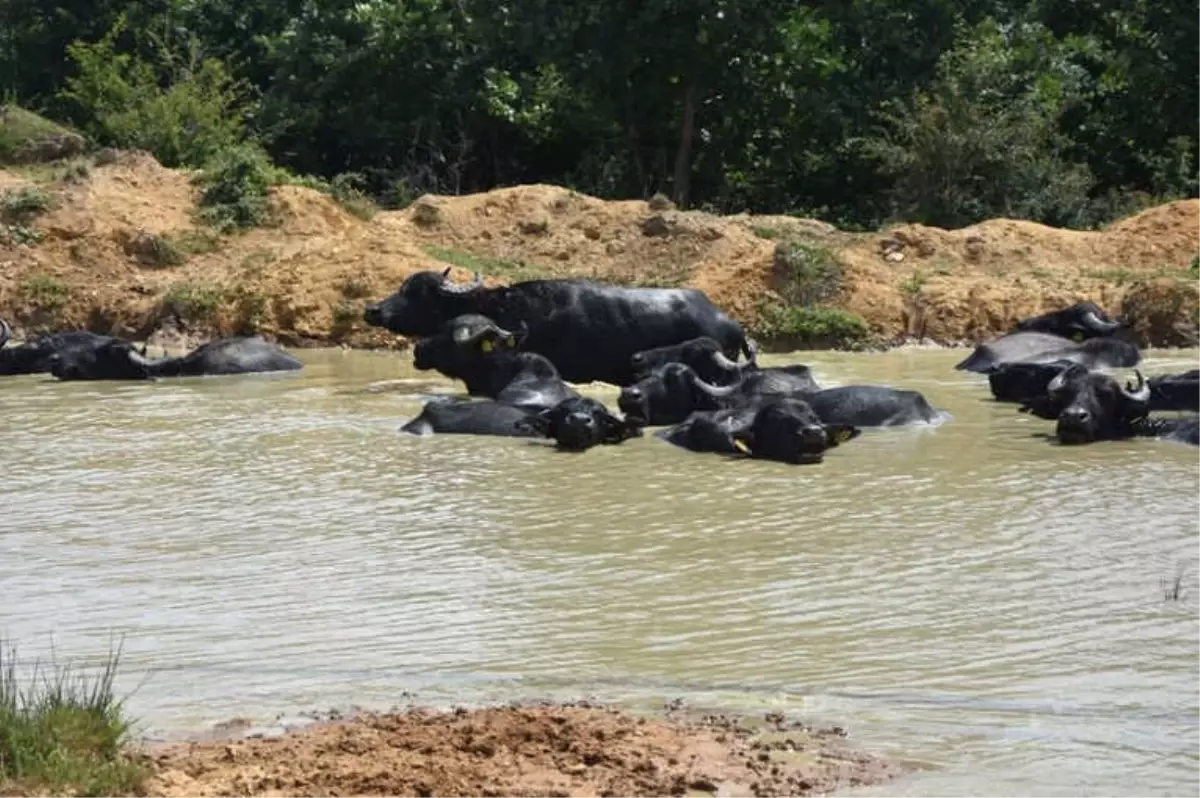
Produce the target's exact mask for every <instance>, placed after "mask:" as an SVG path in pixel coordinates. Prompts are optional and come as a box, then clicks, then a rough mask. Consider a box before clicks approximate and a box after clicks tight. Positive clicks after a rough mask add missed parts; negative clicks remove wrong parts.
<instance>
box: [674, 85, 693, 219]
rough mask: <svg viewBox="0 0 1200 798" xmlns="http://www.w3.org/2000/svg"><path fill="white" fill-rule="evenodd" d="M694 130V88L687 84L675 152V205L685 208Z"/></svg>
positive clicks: (689, 179) (690, 170) (690, 176)
mask: <svg viewBox="0 0 1200 798" xmlns="http://www.w3.org/2000/svg"><path fill="white" fill-rule="evenodd" d="M695 128H696V87H695V85H694V84H692V83H690V82H689V83H687V84H686V85H685V86H684V89H683V121H682V123H681V124H680V127H679V149H677V150H676V151H675V180H674V183H675V205H676V207H679V208H684V207H686V206H687V201H688V192H689V190H690V189H691V184H692V137H693V134H694V133H695Z"/></svg>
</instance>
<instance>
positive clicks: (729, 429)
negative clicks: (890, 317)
mask: <svg viewBox="0 0 1200 798" xmlns="http://www.w3.org/2000/svg"><path fill="white" fill-rule="evenodd" d="M364 320H365V321H366V323H367V324H369V325H372V326H376V327H382V328H385V329H387V330H390V331H392V332H394V333H397V334H400V335H405V336H409V337H414V338H417V339H418V340H417V343H416V345H415V346H414V348H413V358H414V365H415V367H416V368H417V369H420V370H435V371H437V372H439V373H441V374H443V375H445V376H447V377H449V378H451V379H456V380H460V381H462V382H463V383H464V384H465V386H466V389H467V394H468V396H466V397H438V398H433V399H430V400H429V401H427V402H426V403H425V405H424V407H423V408H422V410H421V412H420V414H419V415H417V416H416V417H415V418H413V419H412V420H410V421H409V422H408V423H406V424H405V425H404V426H403V427H402V430H403V431H404V432H408V433H415V434H429V433H458V434H475V435H505V436H524V437H535V438H549V439H553V440H554V441H555V442H556V444H557V446H558V447H559V448H561V449H566V450H572V451H583V450H586V449H589V448H591V447H593V446H597V445H603V444H609V445H611V444H619V443H621V442H622V441H625V440H628V439H629V438H632V437H637V436H640V435H642V434H643V430H644V428H646V427H662V428H663V429H661V430H660V431H659V432H658V433H657V434H658V436H659V437H661V438H662V439H664V440H666V441H668V442H670V443H672V444H675V445H676V446H679V447H682V448H685V449H689V450H691V451H696V452H711V453H718V454H726V455H732V456H740V457H754V458H760V459H767V460H775V461H781V462H787V463H812V462H819V461H820V460H821V459H823V457H824V453H825V452H826V451H827V450H828V449H831V448H833V447H836V446H838V445H840V444H843V443H845V442H846V441H848V440H851V439H853V438H855V437H857V436H858V435H859V434H860V432H861V429H862V428H864V427H894V426H904V425H911V424H931V423H937V422H940V421H942V420H944V419H946V418H947V417H948V416H947V414H946V413H944V412H941V411H938V410H936V409H935V408H934V407H932V406H931V405H930V404H929V402H928V401H927V400H926V399H925V397H924V396H922V395H921V394H920V393H919V392H917V391H911V390H902V389H897V388H891V387H886V386H880V385H843V386H837V387H822V386H821V385H820V384H818V382H817V380H816V379H815V378H814V376H813V374H812V371H811V370H810V369H809V368H808V367H807V366H803V365H791V366H781V367H762V366H759V365H758V362H757V357H756V346H755V344H754V342H753V341H752V340H750V339H749V338H748V337H747V336H746V334H745V333H744V332H743V330H742V328H741V326H740V325H739V324H738V323H737V322H736V321H734V320H733V319H732V318H730V317H729V316H728V315H726V314H725V313H723V312H722V311H721V310H720V309H719V308H717V307H716V306H715V305H714V304H713V303H712V302H711V301H710V300H709V299H708V297H706V296H705V295H704V294H703V293H702V292H700V291H698V290H695V289H682V288H681V289H666V288H625V287H619V286H611V285H604V284H600V283H596V282H593V281H588V280H530V281H525V282H520V283H515V284H513V285H509V286H502V287H496V288H489V287H485V286H484V285H483V282H482V280H481V278H480V276H479V275H478V274H477V275H475V279H474V280H473V281H472V282H471V283H468V284H455V283H453V282H451V281H450V279H449V269H447V270H446V271H444V272H441V273H438V272H431V271H424V272H418V273H416V274H413V275H412V276H410V277H409V278H408V279H406V280H405V281H404V283H403V284H402V285H401V286H400V288H399V290H398V291H396V293H394V294H392V295H391V296H389V297H387V298H386V299H384V300H382V301H380V302H378V303H375V304H372V305H370V306H368V307H367V309H366V312H365V314H364ZM10 334H11V331H10V329H9V327H8V325H7V324H5V323H4V322H3V321H0V375H12V374H33V373H49V374H52V375H53V376H54V377H55V378H57V379H59V380H131V379H140V380H145V379H155V378H158V377H175V376H199V375H216V374H245V373H253V372H267V371H295V370H299V369H300V368H302V364H301V362H300V361H299V360H297V359H296V358H295V357H293V356H292V355H290V354H288V353H286V352H284V351H283V350H282V349H280V348H279V347H277V346H275V345H274V344H271V343H269V342H267V341H265V340H263V339H262V338H260V337H257V336H250V337H233V338H225V339H220V340H216V341H212V342H210V343H207V344H204V345H202V346H200V347H197V348H196V349H195V350H193V351H192V352H190V353H188V354H186V355H183V356H181V357H163V358H157V359H154V358H149V357H147V355H146V350H145V347H144V346H143V347H142V348H140V349H139V348H138V347H137V346H136V345H135V344H134V343H133V342H131V341H129V340H126V339H123V338H118V337H113V336H105V335H97V334H94V333H90V332H82V331H77V332H62V333H53V334H48V335H42V336H38V337H35V338H33V339H31V340H29V341H26V342H25V343H23V344H21V345H20V346H13V347H7V346H6V345H7V343H8V339H9V337H10ZM1140 360H1141V353H1140V352H1139V350H1138V348H1137V347H1136V346H1135V345H1134V344H1133V343H1131V342H1130V341H1129V339H1128V335H1127V331H1126V329H1125V327H1124V325H1123V324H1122V323H1121V322H1119V321H1117V320H1114V319H1112V318H1109V317H1108V316H1107V315H1106V314H1105V313H1104V312H1103V311H1102V310H1101V309H1100V308H1099V307H1097V306H1096V305H1094V304H1093V303H1091V302H1080V303H1077V304H1075V305H1072V306H1071V307H1068V308H1065V309H1062V310H1059V311H1055V312H1052V313H1047V314H1044V315H1042V316H1037V317H1034V318H1030V319H1026V320H1023V321H1021V322H1019V323H1018V324H1017V327H1016V329H1014V330H1013V331H1012V332H1010V333H1008V334H1007V335H1004V336H1001V337H999V338H997V339H995V340H992V341H989V342H987V343H984V344H981V345H980V346H978V347H976V349H975V351H974V352H973V353H972V354H971V355H970V357H968V358H966V359H965V360H964V361H962V362H961V363H959V364H958V365H957V366H956V367H955V368H957V369H959V370H964V371H970V372H975V373H979V374H982V375H986V376H987V378H988V382H989V384H990V386H991V390H992V394H993V395H994V396H995V398H996V399H997V400H999V401H1004V402H1013V403H1015V404H1017V405H1018V406H1019V410H1020V411H1021V412H1027V413H1030V414H1032V415H1034V416H1036V417H1038V418H1042V419H1046V420H1048V421H1053V422H1055V423H1056V428H1055V435H1056V437H1057V439H1058V440H1059V441H1060V442H1061V443H1064V444H1082V443H1090V442H1093V441H1100V440H1118V439H1127V438H1133V437H1153V438H1160V439H1169V440H1176V441H1182V442H1186V443H1191V444H1194V445H1196V444H1200V421H1198V419H1197V413H1198V412H1200V372H1198V371H1196V370H1192V371H1188V372H1185V373H1182V374H1166V375H1159V376H1154V377H1151V378H1150V379H1148V380H1147V379H1145V378H1144V377H1143V376H1142V374H1141V372H1140V371H1136V370H1135V372H1134V373H1135V375H1136V381H1135V382H1127V383H1126V384H1125V385H1121V384H1120V383H1119V382H1118V381H1117V380H1116V379H1114V378H1113V377H1112V376H1110V375H1109V374H1107V373H1106V372H1105V371H1103V370H1102V369H1109V368H1132V367H1135V366H1137V365H1138V363H1139V362H1140ZM593 381H602V382H607V383H610V384H613V385H616V386H619V387H620V389H621V392H620V397H619V399H618V402H617V403H618V407H619V410H620V414H619V415H618V414H616V413H614V412H612V411H611V410H610V409H609V408H608V407H606V406H605V405H604V404H603V403H602V402H600V401H598V400H596V399H593V398H589V397H584V396H581V395H580V394H579V393H578V392H577V391H576V389H575V388H574V387H572V383H587V382H593ZM1164 411H1165V412H1171V413H1173V415H1170V416H1162V415H1159V416H1157V417H1156V416H1153V415H1152V414H1153V413H1156V412H1159V413H1161V412H1164ZM1180 411H1182V413H1181V412H1180Z"/></svg>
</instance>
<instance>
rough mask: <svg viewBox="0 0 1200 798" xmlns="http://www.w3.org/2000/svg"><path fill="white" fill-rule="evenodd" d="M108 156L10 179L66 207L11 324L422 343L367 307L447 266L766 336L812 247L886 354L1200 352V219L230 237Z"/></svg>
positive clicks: (16, 271) (552, 217)
mask: <svg viewBox="0 0 1200 798" xmlns="http://www.w3.org/2000/svg"><path fill="white" fill-rule="evenodd" d="M102 154H103V157H100V155H101V154H97V156H93V157H91V158H89V159H84V160H81V159H75V160H73V161H68V162H60V163H59V164H57V165H51V166H45V165H37V166H36V167H11V168H10V169H9V170H7V171H5V170H0V192H9V194H11V192H14V191H18V190H21V189H25V188H34V189H36V190H38V191H41V192H43V193H44V194H45V195H46V196H48V197H49V198H50V200H51V202H52V207H51V208H49V209H48V210H45V211H44V212H42V213H40V215H37V216H36V217H35V218H32V219H30V220H27V221H23V222H21V225H22V226H16V227H14V226H5V225H4V224H0V317H5V318H8V319H10V320H12V321H13V322H15V324H14V326H15V327H16V328H17V331H18V334H20V333H21V332H22V331H28V330H39V329H51V328H53V329H62V328H77V327H87V328H90V329H93V330H96V331H99V332H114V333H117V334H122V335H130V336H134V337H139V338H141V337H146V336H149V335H151V334H152V333H156V332H157V331H160V330H167V331H175V330H181V331H184V332H192V333H197V334H200V335H209V334H229V333H233V332H251V331H258V332H262V333H265V334H267V335H268V336H271V337H275V338H278V339H280V340H282V341H283V342H284V343H289V344H293V345H308V344H328V343H344V344H348V345H353V346H406V345H407V342H405V341H404V340H403V339H398V338H397V337H395V336H392V335H390V334H388V333H385V332H381V331H379V330H373V329H370V328H367V327H366V326H365V325H364V324H363V323H362V311H363V308H364V306H365V305H366V303H367V302H369V301H371V300H374V299H378V298H381V297H383V296H385V295H386V294H388V293H390V292H391V291H393V290H395V288H396V287H397V286H398V285H399V283H400V282H401V281H402V280H403V279H404V278H405V277H406V276H407V275H408V274H411V273H412V272H414V271H416V270H419V269H439V270H440V269H444V268H446V267H447V266H448V265H451V266H454V267H456V268H455V271H454V273H453V277H454V279H459V280H463V279H467V278H468V277H469V275H470V272H472V271H480V272H482V273H483V275H484V277H485V279H486V281H487V282H488V283H489V284H497V283H505V282H512V281H516V280H520V279H527V278H531V277H535V276H578V277H588V278H594V279H599V280H603V281H608V282H614V283H622V284H630V285H662V286H682V285H690V286H695V287H698V288H700V289H702V290H704V291H705V292H707V293H708V294H709V295H710V296H711V297H712V298H713V300H714V301H716V302H717V303H718V304H719V305H721V306H722V307H724V308H726V309H727V310H728V311H729V312H731V313H732V314H733V315H734V316H735V317H737V318H738V319H739V320H740V321H742V322H743V323H744V324H747V325H748V326H750V327H751V328H753V327H754V326H755V325H756V323H757V322H758V320H759V315H760V311H761V309H762V307H763V301H764V297H769V296H770V295H771V294H770V292H771V291H781V290H783V289H786V288H787V286H785V285H781V284H780V279H781V278H780V275H779V274H778V270H777V269H776V267H775V254H776V247H777V245H779V244H780V242H781V241H786V242H791V241H800V242H803V243H804V245H805V246H807V247H810V248H812V249H813V250H814V251H817V252H820V253H822V257H827V258H829V259H831V261H832V262H834V263H836V265H837V271H838V272H840V274H839V275H835V278H836V283H835V284H832V285H830V286H825V287H824V288H828V289H830V290H823V291H822V292H821V293H822V295H823V296H824V295H828V296H830V297H831V299H830V300H829V302H830V304H832V305H835V306H839V307H842V308H845V309H846V310H849V311H851V312H853V313H856V314H859V315H861V316H862V317H863V318H864V319H865V320H866V321H867V322H868V324H869V326H870V328H871V331H872V333H873V334H874V335H875V336H876V337H877V338H878V339H879V340H881V341H883V342H896V341H900V340H903V339H906V338H911V337H918V338H920V337H925V338H929V339H932V340H934V341H938V342H942V343H952V342H960V341H977V340H980V339H982V338H985V337H988V336H991V335H995V334H998V333H1002V332H1005V331H1007V330H1009V329H1010V328H1011V326H1012V324H1013V323H1014V322H1015V321H1016V319H1018V318H1020V317H1023V316H1028V315H1033V314H1037V313H1040V312H1043V311H1045V310H1049V309H1052V308H1057V307H1060V306H1062V305H1065V304H1069V303H1070V302H1073V301H1076V300H1079V299H1084V298H1087V299H1092V300H1093V301H1096V302H1097V303H1099V304H1100V305H1102V306H1103V307H1105V308H1106V309H1107V310H1109V311H1110V312H1113V313H1119V312H1121V310H1122V308H1123V307H1124V306H1131V307H1133V308H1135V310H1136V315H1137V318H1138V319H1139V321H1138V324H1137V327H1136V329H1137V331H1138V332H1139V335H1141V336H1142V342H1143V343H1150V344H1155V345H1171V344H1176V345H1178V344H1191V343H1193V342H1194V341H1195V339H1196V327H1197V324H1196V314H1195V308H1196V306H1197V297H1198V296H1200V292H1198V289H1197V281H1196V276H1195V274H1194V272H1192V271H1190V270H1189V267H1190V266H1191V264H1192V261H1193V258H1195V256H1196V253H1197V251H1198V250H1200V202H1198V201H1196V200H1188V201H1184V202H1176V203H1170V204H1168V205H1163V206H1160V207H1157V208H1151V209H1149V210H1147V211H1144V212H1143V213H1141V214H1138V215H1136V216H1133V217H1130V218H1128V219H1124V220H1122V221H1120V222H1118V223H1117V224H1114V225H1112V227H1111V228H1109V229H1108V230H1105V231H1101V232H1079V231H1070V230H1058V229H1054V228H1049V227H1045V226H1043V225H1038V224H1033V223H1029V222H1020V221H1012V220H1003V219H998V220H992V221H988V222H984V223H982V224H979V225H975V226H973V227H969V228H964V229H962V230H954V231H946V230H939V229H936V228H928V227H923V226H920V225H903V226H899V227H895V228H892V229H889V230H887V231H884V232H881V233H877V234H850V233H845V232H842V231H838V230H837V229H835V228H833V227H832V226H831V225H828V224H825V223H822V222H817V221H813V220H804V219H793V218H790V217H779V216H746V215H741V216H727V217H721V216H715V215H712V214H706V213H701V212H698V211H677V210H674V209H672V208H671V207H669V204H668V205H665V206H661V205H658V204H657V203H648V202H643V201H640V200H639V201H625V202H606V201H602V200H599V199H596V198H593V197H588V196H585V195H582V194H579V193H577V192H573V191H570V190H568V189H564V188H559V187H556V186H546V185H532V186H520V187H515V188H505V189H497V190H495V191H491V192H487V193H484V194H475V195H468V196H461V197H434V196H427V197H423V198H421V199H420V200H418V201H417V202H416V203H414V204H413V205H412V206H411V207H410V208H408V209H405V210H403V211H394V212H384V213H379V214H377V215H375V216H374V217H373V218H372V219H370V220H369V221H367V220H364V219H361V218H359V217H357V216H355V215H352V214H351V213H348V212H347V211H346V210H344V209H343V208H342V207H341V206H340V205H339V204H338V203H336V202H335V201H334V200H333V199H332V198H330V197H328V196H326V195H324V194H321V193H319V192H316V191H313V190H310V189H306V188H300V187H296V186H281V187H278V188H277V189H275V191H274V196H273V207H274V210H275V217H276V223H275V224H273V225H272V226H268V227H264V228H260V229H256V230H252V231H249V232H247V233H244V234H239V235H230V236H221V235H217V234H216V233H215V232H213V231H212V230H211V229H210V228H207V227H205V226H203V225H200V224H198V223H197V221H196V220H195V217H194V211H195V209H196V204H195V203H196V201H197V189H196V187H195V186H194V185H193V184H192V175H191V174H190V173H188V172H186V171H182V170H171V169H165V168H163V167H162V166H160V165H159V164H158V163H157V162H156V161H155V160H154V159H153V158H152V157H150V156H149V155H146V154H145V153H137V152H126V153H115V152H112V151H102ZM0 199H2V198H0ZM2 207H3V206H2V205H0V209H2ZM9 221H11V220H9ZM3 222H4V219H0V223H3ZM1160 299H1161V300H1163V301H1165V302H1166V304H1165V305H1163V304H1160V303H1159V300H1160Z"/></svg>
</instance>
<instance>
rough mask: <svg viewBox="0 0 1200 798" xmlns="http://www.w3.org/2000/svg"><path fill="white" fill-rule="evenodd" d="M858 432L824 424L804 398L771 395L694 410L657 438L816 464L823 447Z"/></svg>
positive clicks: (691, 446)
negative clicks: (749, 404)
mask: <svg viewBox="0 0 1200 798" xmlns="http://www.w3.org/2000/svg"><path fill="white" fill-rule="evenodd" d="M859 434H860V431H859V430H858V429H856V428H854V427H852V426H849V425H844V424H826V423H824V422H823V421H822V420H821V419H820V417H818V416H817V414H816V413H815V412H814V411H813V409H812V408H811V407H810V406H809V405H808V404H807V403H806V402H804V401H803V400H800V399H793V398H787V397H771V398H768V399H765V400H764V401H763V402H762V403H761V404H758V405H757V406H755V407H753V408H738V409H729V410H720V411H715V412H698V413H694V414H693V415H691V416H689V417H688V418H687V419H685V420H684V421H683V422H682V423H680V424H677V425H676V426H674V427H672V428H670V429H668V430H665V431H664V432H663V433H662V437H663V439H664V440H666V441H668V442H670V443H673V444H675V445H676V446H681V447H683V448H685V449H689V450H691V451H697V452H717V453H724V454H735V453H738V452H740V453H743V454H746V455H749V456H750V457H753V458H757V459H761V460H775V461H778V462H784V463H793V464H801V463H818V462H821V461H822V460H823V459H824V457H825V452H826V451H827V450H829V449H832V448H834V447H836V446H838V445H839V444H841V443H844V442H845V441H848V440H850V439H852V438H855V437H857V436H858V435H859Z"/></svg>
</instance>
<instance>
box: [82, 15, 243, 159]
mask: <svg viewBox="0 0 1200 798" xmlns="http://www.w3.org/2000/svg"><path fill="white" fill-rule="evenodd" d="M125 26H126V23H125V17H124V15H122V16H120V17H119V18H118V19H117V22H116V23H115V24H114V25H113V27H112V29H111V30H109V31H108V33H106V34H105V35H104V37H103V38H101V39H100V41H98V42H94V43H85V42H75V43H74V44H71V45H68V46H67V54H68V55H69V56H70V57H71V59H72V60H73V61H74V62H75V66H76V74H75V75H74V76H72V77H70V78H67V83H66V88H65V89H64V90H63V91H62V93H61V94H62V96H63V97H64V98H65V99H68V100H70V101H72V102H74V103H75V104H76V105H78V106H79V108H80V110H82V111H83V113H84V114H85V115H86V116H87V117H88V118H89V122H88V130H89V131H90V132H91V133H92V135H93V136H94V138H96V139H97V140H98V141H100V142H103V143H105V144H110V145H113V146H116V147H124V148H137V149H144V150H148V151H149V152H151V153H153V154H154V157H155V158H157V159H158V161H159V162H160V163H162V164H163V165H164V166H172V167H174V166H185V165H186V166H200V165H202V164H204V163H206V162H207V161H208V160H209V159H211V158H213V157H215V156H216V155H217V154H218V153H219V152H221V151H223V150H226V149H228V148H229V147H231V146H233V145H235V144H236V143H237V142H239V141H241V140H242V138H243V135H244V128H245V123H244V109H243V103H242V99H241V98H242V91H243V87H242V84H241V83H240V82H238V81H235V80H234V79H233V78H232V77H231V76H230V75H229V72H228V70H227V69H226V67H225V64H224V62H223V61H221V60H220V59H218V58H201V57H200V55H199V53H200V48H199V45H198V43H197V42H196V41H195V40H192V41H190V42H189V43H188V44H187V45H186V51H185V52H182V53H180V52H175V51H171V50H168V49H166V48H160V54H159V55H160V58H159V63H158V64H157V68H156V65H152V64H150V63H149V62H147V61H145V60H143V59H141V58H139V57H138V56H136V55H132V54H129V53H121V52H118V51H117V47H116V41H117V39H118V38H119V37H120V36H121V35H122V33H123V32H124V30H125ZM164 86H165V88H163V87H164Z"/></svg>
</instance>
